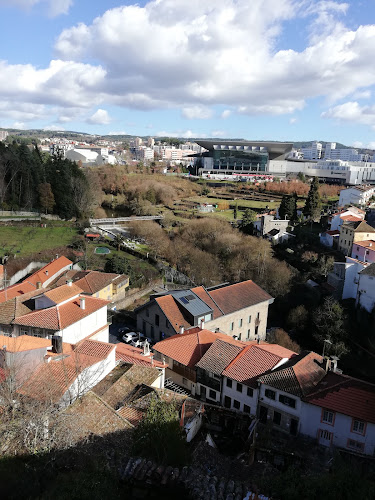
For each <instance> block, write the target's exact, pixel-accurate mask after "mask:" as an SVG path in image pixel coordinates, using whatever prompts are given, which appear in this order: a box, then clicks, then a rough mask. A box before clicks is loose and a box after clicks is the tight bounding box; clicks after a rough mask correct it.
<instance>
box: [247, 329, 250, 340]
mask: <svg viewBox="0 0 375 500" xmlns="http://www.w3.org/2000/svg"><path fill="white" fill-rule="evenodd" d="M249 338H250V329H249V330H247V340H249Z"/></svg>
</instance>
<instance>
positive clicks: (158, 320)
mask: <svg viewBox="0 0 375 500" xmlns="http://www.w3.org/2000/svg"><path fill="white" fill-rule="evenodd" d="M159 322H160V319H159V314H155V325H156V326H159Z"/></svg>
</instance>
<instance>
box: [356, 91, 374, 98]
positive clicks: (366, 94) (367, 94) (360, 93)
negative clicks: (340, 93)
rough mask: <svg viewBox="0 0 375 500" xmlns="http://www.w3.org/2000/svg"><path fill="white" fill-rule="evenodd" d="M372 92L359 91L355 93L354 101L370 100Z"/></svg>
mask: <svg viewBox="0 0 375 500" xmlns="http://www.w3.org/2000/svg"><path fill="white" fill-rule="evenodd" d="M370 97H371V90H358V91H357V92H354V94H353V99H370Z"/></svg>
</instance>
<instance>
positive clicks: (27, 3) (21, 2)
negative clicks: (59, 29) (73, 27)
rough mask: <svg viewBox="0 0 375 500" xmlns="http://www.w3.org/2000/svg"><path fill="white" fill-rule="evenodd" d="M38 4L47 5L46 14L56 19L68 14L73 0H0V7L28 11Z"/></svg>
mask: <svg viewBox="0 0 375 500" xmlns="http://www.w3.org/2000/svg"><path fill="white" fill-rule="evenodd" d="M40 3H42V4H47V8H48V14H49V15H50V16H51V17H56V16H59V15H60V14H68V12H69V9H70V7H71V6H72V5H73V0H0V7H1V6H11V7H20V8H21V9H26V10H29V9H31V8H33V7H34V6H35V5H37V4H40Z"/></svg>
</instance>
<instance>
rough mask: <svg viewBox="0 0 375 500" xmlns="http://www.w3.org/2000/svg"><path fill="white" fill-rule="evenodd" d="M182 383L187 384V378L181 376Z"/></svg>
mask: <svg viewBox="0 0 375 500" xmlns="http://www.w3.org/2000/svg"><path fill="white" fill-rule="evenodd" d="M182 383H183V385H187V380H186V378H185V377H182Z"/></svg>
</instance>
